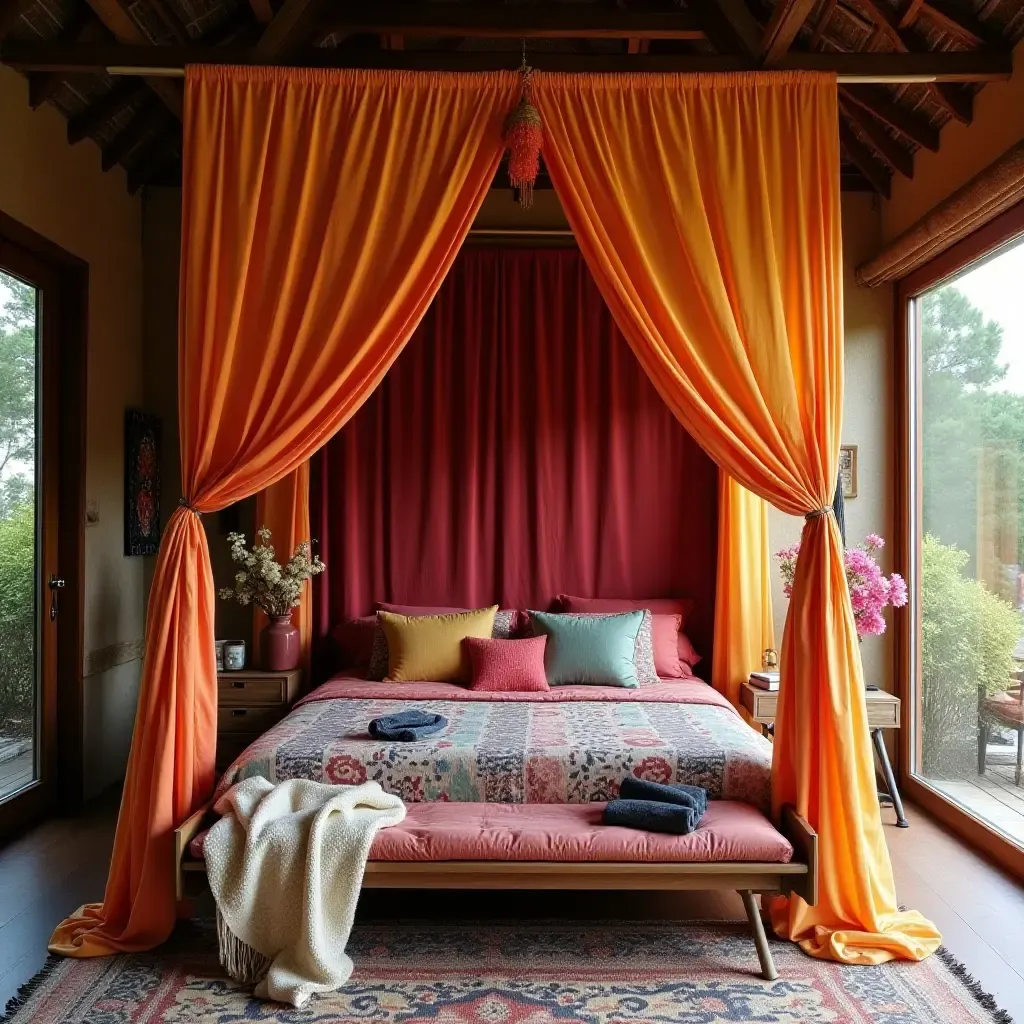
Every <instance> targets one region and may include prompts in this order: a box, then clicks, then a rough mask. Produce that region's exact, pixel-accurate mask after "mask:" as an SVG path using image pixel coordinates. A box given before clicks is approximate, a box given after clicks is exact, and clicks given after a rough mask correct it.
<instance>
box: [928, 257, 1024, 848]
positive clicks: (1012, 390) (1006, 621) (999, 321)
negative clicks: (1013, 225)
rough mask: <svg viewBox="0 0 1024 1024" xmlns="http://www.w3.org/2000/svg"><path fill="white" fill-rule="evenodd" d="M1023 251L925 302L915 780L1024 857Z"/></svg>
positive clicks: (974, 270)
mask: <svg viewBox="0 0 1024 1024" xmlns="http://www.w3.org/2000/svg"><path fill="white" fill-rule="evenodd" d="M1022 288H1024V245H1019V244H1018V245H1015V246H1013V247H1011V248H1009V249H1006V250H1004V251H1002V252H1000V253H998V254H996V255H995V256H993V257H991V258H990V259H988V260H986V261H985V262H983V263H980V264H977V265H975V266H973V267H971V268H970V269H969V270H968V271H966V272H965V273H963V274H961V275H960V276H958V277H957V278H956V279H955V280H953V281H950V282H947V283H945V284H943V285H942V286H940V287H938V288H935V289H933V290H932V291H930V292H928V293H927V294H925V295H923V296H921V297H920V298H919V299H918V300H917V308H916V311H915V313H916V317H915V319H916V322H917V325H918V338H919V344H920V356H919V358H920V383H921V391H920V396H921V397H920V402H921V408H920V413H921V417H920V425H921V484H922V495H921V498H922V504H921V534H922V537H921V557H920V565H919V570H918V581H919V586H920V597H921V612H922V614H921V622H920V631H921V632H920V640H921V646H920V650H921V666H920V668H921V675H920V686H921V693H920V706H919V721H918V735H919V738H920V743H919V749H918V762H917V765H916V769H917V772H918V773H919V774H920V775H921V776H922V777H923V778H924V779H925V780H927V781H928V782H930V783H931V784H932V785H933V786H934V787H935V788H937V789H938V790H940V791H941V792H942V793H944V794H945V795H946V796H947V797H949V798H950V799H951V800H953V801H954V802H955V803H957V804H959V805H961V806H963V807H964V808H965V809H967V810H969V811H970V812H971V813H973V814H974V815H976V816H977V817H979V818H982V819H983V820H985V821H986V822H987V823H989V824H990V825H992V826H993V827H995V828H997V829H999V830H1001V831H1003V832H1004V833H1006V834H1007V835H1008V836H1009V837H1011V838H1013V839H1014V840H1015V841H1017V842H1018V843H1021V844H1022V845H1024V788H1021V785H1020V783H1021V781H1022V780H1021V772H1020V764H1021V759H1020V758H1021V753H1022V746H1021V737H1022V733H1024V698H1022V690H1021V683H1020V679H1022V678H1024V671H1022V670H1024V643H1022V636H1024V627H1022V617H1021V613H1020V609H1021V607H1022V598H1024V577H1022V573H1021V563H1022V560H1024V559H1022V553H1021V552H1022V549H1021V539H1022V531H1021V528H1020V527H1021V522H1022V515H1024V500H1022V499H1024V486H1022V484H1024V302H1022V301H1021V290H1022Z"/></svg>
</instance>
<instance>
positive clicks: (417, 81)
mask: <svg viewBox="0 0 1024 1024" xmlns="http://www.w3.org/2000/svg"><path fill="white" fill-rule="evenodd" d="M515 99H516V77H515V75H514V74H488V75H484V74H480V75H452V74H407V73H392V72H377V71H358V72H352V71H347V72H336V71H312V70H305V69H302V70H297V69H283V68H226V67H210V66H207V67H203V66H199V67H197V66H191V67H189V69H188V73H187V77H186V90H185V150H184V152H185V161H184V182H183V210H182V225H183V235H182V257H181V299H180V308H179V358H178V389H179V414H180V430H181V466H182V480H183V486H184V490H185V499H184V500H185V501H186V502H187V507H181V508H179V509H178V510H177V511H176V512H175V514H174V515H173V516H172V517H171V521H170V523H169V524H168V527H167V530H166V532H165V535H164V539H163V543H162V545H161V549H160V555H159V558H158V560H157V567H156V573H155V576H154V579H153V584H152V588H151V591H150V599H149V613H148V619H147V623H146V660H145V665H144V668H143V676H142V685H141V692H140V696H139V707H138V713H137V716H136V722H135V732H134V736H133V739H132V750H131V755H130V757H129V761H128V770H127V778H126V780H125V788H124V794H123V797H122V800H121V813H120V816H119V818H118V823H117V835H116V838H115V841H114V853H113V858H112V861H111V866H110V874H109V876H108V879H107V887H106V893H105V895H104V900H103V903H102V904H92V905H89V906H86V907H83V908H82V909H81V910H80V911H79V912H78V913H77V914H76V915H75V916H74V917H72V918H70V919H69V920H67V921H65V922H63V923H62V924H61V925H60V926H59V927H58V928H57V931H56V932H55V933H54V936H53V938H52V939H51V945H50V948H51V950H53V951H54V952H57V953H64V954H68V955H73V956H92V955H99V954H104V953H109V952H112V951H116V950H139V949H145V948H148V947H152V946H154V945H156V944H157V943H159V942H161V941H163V940H164V939H165V938H167V936H168V935H169V934H170V931H171V929H172V927H173V924H174V914H175V905H174V879H173V872H172V870H171V865H172V858H173V844H172V831H173V829H174V827H175V826H176V825H177V824H178V823H180V822H181V821H182V820H184V819H185V818H186V817H187V816H188V815H189V814H190V813H191V812H192V811H193V810H195V809H196V807H197V806H199V805H200V804H201V803H202V802H203V801H204V800H205V799H206V798H207V797H208V796H209V794H210V791H211V788H212V785H213V763H214V743H215V738H216V675H215V665H214V646H213V644H214V632H213V603H214V587H213V578H212V575H211V570H210V559H209V552H208V550H207V546H206V539H205V535H204V532H203V528H202V525H201V523H200V522H199V517H198V515H197V513H203V512H209V511H213V510H215V509H219V508H223V507H224V506H225V505H228V504H231V503H232V502H235V501H238V500H239V499H241V498H245V497H247V496H249V495H251V494H254V493H256V492H257V491H259V490H261V489H263V488H265V487H267V486H269V485H271V484H273V483H274V482H275V481H277V480H279V479H281V478H282V477H283V476H285V475H287V474H288V473H291V472H292V471H293V470H295V469H296V468H297V467H299V466H300V465H302V463H304V462H305V461H306V460H307V459H308V458H309V456H310V454H311V453H312V452H313V451H315V450H316V449H317V448H318V447H319V446H320V445H321V444H323V443H324V441H326V440H327V439H328V438H329V437H330V436H331V435H332V434H333V433H334V432H335V431H337V430H338V429H339V428H340V427H341V426H342V424H344V423H345V421H346V420H347V419H348V418H349V417H350V416H351V415H352V414H353V413H354V412H355V411H356V410H357V409H358V408H359V406H360V405H361V403H362V402H363V401H365V399H366V397H367V396H368V395H369V394H370V392H371V391H372V390H373V389H374V387H375V386H376V384H377V383H378V381H379V380H380V379H381V377H382V376H383V375H384V374H385V373H386V372H387V369H388V367H389V366H390V365H391V363H392V362H393V361H394V359H395V358H396V357H397V355H398V353H399V352H400V351H401V349H402V347H403V345H404V344H405V343H406V341H407V340H408V338H409V335H410V334H411V333H412V331H413V330H414V328H415V327H416V325H417V323H418V322H419V320H420V318H421V317H422V315H423V313H424V311H425V310H426V308H427V306H428V305H429V303H430V301H431V300H432V299H433V297H434V293H435V292H436V291H437V288H438V285H439V284H440V282H441V281H442V280H443V279H444V276H445V274H446V273H447V271H448V267H449V266H450V264H451V261H452V259H453V258H454V256H455V254H456V252H457V251H458V249H459V246H460V245H461V244H462V241H463V239H464V238H465V236H466V233H467V231H468V230H469V227H470V225H471V224H472V222H473V218H474V216H475V215H476V211H477V209H478V208H479V206H480V203H481V202H482V200H483V197H484V194H485V193H486V191H487V188H488V186H489V185H490V182H491V179H492V178H493V176H494V172H495V170H496V169H497V165H498V161H499V159H500V157H501V152H502V140H501V133H502V124H503V121H504V118H505V116H506V115H507V113H508V110H509V109H510V107H511V106H512V105H513V103H514V101H515Z"/></svg>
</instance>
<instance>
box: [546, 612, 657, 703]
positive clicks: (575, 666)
mask: <svg viewBox="0 0 1024 1024" xmlns="http://www.w3.org/2000/svg"><path fill="white" fill-rule="evenodd" d="M529 615H530V626H531V627H532V629H533V634H534V636H547V638H548V642H547V646H546V647H545V649H544V671H545V673H546V675H547V677H548V685H549V686H559V685H564V684H566V683H590V684H592V685H595V686H625V687H628V688H630V689H633V688H634V687H637V686H639V685H640V683H639V681H638V680H637V677H636V666H635V665H634V664H633V651H634V648H635V647H636V635H637V633H639V632H640V626H641V625H642V624H643V621H644V613H643V612H642V611H636V612H623V613H622V614H621V615H601V616H595V617H593V618H587V617H580V616H577V615H556V614H554V613H552V612H534V611H531V612H530V613H529Z"/></svg>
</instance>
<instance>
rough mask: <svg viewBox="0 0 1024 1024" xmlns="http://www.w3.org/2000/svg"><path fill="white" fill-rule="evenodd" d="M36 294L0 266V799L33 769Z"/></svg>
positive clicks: (35, 727)
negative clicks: (1, 269)
mask: <svg viewBox="0 0 1024 1024" xmlns="http://www.w3.org/2000/svg"><path fill="white" fill-rule="evenodd" d="M37 299H38V295H37V292H36V290H35V289H34V288H32V287H31V286H29V285H27V284H25V283H24V282H22V281H20V280H18V279H17V278H15V277H11V276H10V275H8V274H5V273H4V272H3V271H0V800H4V799H6V798H8V797H10V796H12V795H13V794H15V793H16V792H18V791H19V790H21V789H23V788H24V787H25V786H27V785H29V784H30V783H32V782H33V781H34V780H35V779H37V778H38V777H39V766H38V760H39V750H38V736H39V700H38V675H37V670H36V582H37V579H36V578H37V569H36V511H35V485H36V459H35V456H36V443H35V442H36V351H37V344H36V339H37V326H38V325H37V305H38V303H37Z"/></svg>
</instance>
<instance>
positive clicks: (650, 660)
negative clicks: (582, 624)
mask: <svg viewBox="0 0 1024 1024" xmlns="http://www.w3.org/2000/svg"><path fill="white" fill-rule="evenodd" d="M643 612H644V617H643V621H642V622H641V623H640V632H639V633H637V635H636V644H635V645H634V647H633V666H634V668H635V669H636V679H637V683H639V685H640V686H653V685H654V684H655V683H657V682H659V681H660V680H659V678H658V670H657V667H656V666H655V664H654V617H653V616H652V615H651V613H650V612H649V611H648V610H647V609H646V608H645V609H644V610H643ZM562 614H563V615H565V616H566V617H568V618H574V619H606V618H607V617H608V616H609V615H613V614H617V613H615V612H563V613H562Z"/></svg>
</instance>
